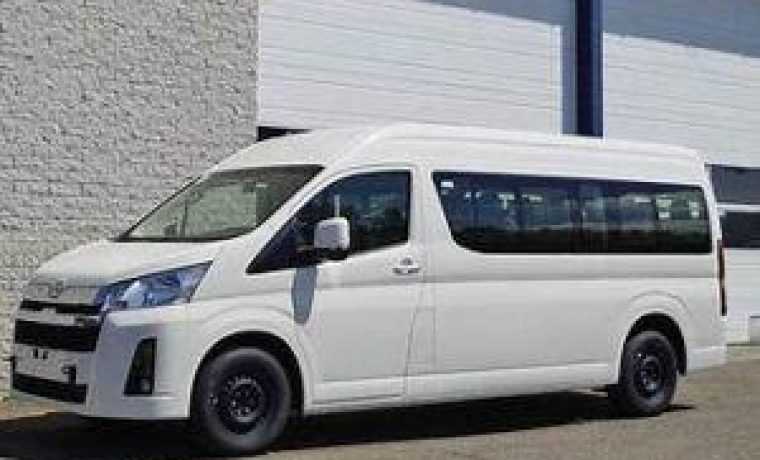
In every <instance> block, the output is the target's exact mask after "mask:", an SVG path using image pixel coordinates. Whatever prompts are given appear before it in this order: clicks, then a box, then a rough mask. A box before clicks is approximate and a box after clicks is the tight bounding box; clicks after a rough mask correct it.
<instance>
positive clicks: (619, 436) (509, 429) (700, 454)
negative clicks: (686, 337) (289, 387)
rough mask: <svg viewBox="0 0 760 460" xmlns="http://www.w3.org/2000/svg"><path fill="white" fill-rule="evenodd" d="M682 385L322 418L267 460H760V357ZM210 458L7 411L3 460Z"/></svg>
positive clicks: (756, 351)
mask: <svg viewBox="0 0 760 460" xmlns="http://www.w3.org/2000/svg"><path fill="white" fill-rule="evenodd" d="M730 356H731V359H730V362H729V364H727V365H726V366H724V367H722V368H719V369H713V370H709V371H705V372H701V373H697V374H694V375H692V376H689V377H688V378H687V379H685V380H682V381H681V382H680V383H681V384H680V388H679V393H678V396H677V399H676V403H675V404H674V406H673V407H672V409H671V410H670V411H669V412H667V413H665V414H663V415H661V416H659V417H656V418H651V419H623V418H619V417H618V416H617V415H616V414H615V413H614V412H613V411H612V409H611V407H610V406H609V405H608V403H607V400H606V398H605V397H604V395H603V394H601V393H595V392H572V393H557V394H548V395H541V396H532V397H520V398H507V399H497V400H489V401H477V402H468V403H461V404H446V405H436V406H429V407H421V408H411V409H400V410H385V411H374V412H366V413H359V414H341V415H330V416H322V417H315V418H312V419H309V420H306V421H305V422H303V423H302V424H300V425H299V426H297V427H296V428H294V429H293V430H292V431H291V432H290V433H289V434H288V435H287V436H286V437H285V438H284V439H283V440H282V441H281V442H280V443H279V444H278V445H276V446H275V447H274V448H273V449H272V450H271V451H270V452H268V453H266V454H263V455H261V456H259V457H257V458H265V459H272V460H275V459H276V460H280V459H282V460H296V459H330V460H339V459H362V460H372V459H404V460H406V459H435V460H443V459H478V460H481V459H500V460H502V459H512V458H514V459H563V460H572V459H636V460H641V459H646V460H649V459H668V460H673V459H690V460H699V459H731V460H741V459H753V460H755V459H759V458H760V348H752V347H742V348H732V349H731V353H730ZM6 458H7V459H29V460H45V459H125V458H129V459H135V460H147V459H165V460H168V459H185V458H193V459H194V458H204V457H203V456H202V454H201V453H200V452H199V451H198V450H197V449H196V448H195V447H194V446H193V444H192V443H190V442H189V440H188V438H187V436H186V435H185V434H184V431H183V429H182V426H181V425H180V424H174V423H134V422H130V423H115V424H105V425H101V424H98V423H92V422H85V421H82V420H81V419H80V418H78V417H76V416H73V415H69V414H61V413H55V412H51V411H50V408H48V407H46V406H43V405H39V404H36V403H31V402H24V401H10V402H6V403H0V459H6Z"/></svg>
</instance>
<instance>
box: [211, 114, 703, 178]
mask: <svg viewBox="0 0 760 460" xmlns="http://www.w3.org/2000/svg"><path fill="white" fill-rule="evenodd" d="M387 139H417V140H425V139H427V140H437V141H444V142H445V141H451V142H475V143H503V144H525V145H531V146H542V145H545V146H563V147H564V148H571V149H575V148H577V149H583V150H603V151H606V152H615V151H620V152H626V153H629V154H638V155H642V156H656V157H660V158H662V157H671V158H674V159H681V160H690V161H704V158H703V157H702V156H701V155H700V154H699V153H698V152H696V151H694V150H692V149H688V148H684V147H678V146H672V145H663V144H651V143H640V142H631V141H625V140H613V139H598V138H588V137H580V136H573V135H553V134H542V133H535V132H519V131H506V130H500V129H492V128H477V127H463V126H445V125H435V124H416V123H415V124H410V123H403V124H392V125H386V126H364V127H353V128H335V129H323V130H315V131H312V132H309V133H303V134H294V135H290V136H286V137H281V138H277V139H271V140H267V141H264V142H260V143H257V144H254V145H252V146H250V147H247V148H245V149H243V150H241V151H240V152H238V153H236V154H234V155H232V156H230V157H229V158H227V159H225V160H223V161H222V162H221V163H219V165H217V167H216V168H217V169H237V168H250V167H256V166H266V165H286V164H319V165H328V164H330V163H332V162H334V161H336V160H337V159H339V158H345V157H346V156H347V155H350V154H351V153H352V152H353V151H355V150H356V148H357V147H359V146H360V145H363V144H366V143H372V142H377V141H380V140H387Z"/></svg>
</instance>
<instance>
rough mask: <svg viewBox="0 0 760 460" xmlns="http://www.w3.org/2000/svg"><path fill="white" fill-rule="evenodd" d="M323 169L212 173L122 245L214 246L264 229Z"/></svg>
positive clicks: (165, 205) (150, 216) (146, 221)
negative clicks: (191, 243) (207, 243)
mask: <svg viewBox="0 0 760 460" xmlns="http://www.w3.org/2000/svg"><path fill="white" fill-rule="evenodd" d="M320 169H321V168H320V167H319V166H307V165H303V166H282V167H265V168H251V169H240V170H230V171H220V172H216V173H212V174H210V175H209V176H206V177H203V178H201V179H198V180H196V181H195V182H192V183H190V184H189V185H187V186H186V187H185V188H183V189H181V190H180V191H179V192H177V193H176V194H175V195H174V196H172V197H171V198H169V199H168V200H166V201H165V202H163V203H162V204H161V205H159V206H158V207H157V208H155V209H154V210H153V211H151V212H150V213H149V214H148V215H147V216H146V217H144V218H143V219H142V220H141V221H140V222H138V223H137V224H136V225H135V226H134V227H132V228H131V229H129V230H128V231H127V232H126V233H124V234H123V235H121V236H120V237H119V238H117V240H118V241H212V240H220V239H226V238H233V237H236V236H239V235H242V234H244V233H248V232H250V231H252V230H253V229H255V228H257V227H258V226H260V225H261V224H262V223H264V221H266V220H267V219H268V218H269V216H271V215H272V214H273V213H274V212H275V211H276V210H277V209H278V208H279V207H280V206H282V204H283V203H285V201H287V200H288V199H289V198H290V197H291V196H293V194H295V193H296V192H297V191H298V190H299V189H301V188H302V187H303V186H304V185H305V184H306V183H307V182H308V181H309V180H310V179H311V178H313V177H314V176H315V175H316V174H317V173H318V172H319V171H320Z"/></svg>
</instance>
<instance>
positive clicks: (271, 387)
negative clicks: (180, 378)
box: [190, 348, 291, 455]
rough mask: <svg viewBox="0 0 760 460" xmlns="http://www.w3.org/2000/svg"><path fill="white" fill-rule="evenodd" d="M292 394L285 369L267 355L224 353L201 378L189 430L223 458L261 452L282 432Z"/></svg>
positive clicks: (255, 351)
mask: <svg viewBox="0 0 760 460" xmlns="http://www.w3.org/2000/svg"><path fill="white" fill-rule="evenodd" d="M290 406H291V391H290V385H289V382H288V378H287V375H286V373H285V370H284V369H283V367H282V365H281V364H280V363H279V362H278V361H277V359H276V358H274V357H273V356H272V355H270V354H269V353H267V352H265V351H263V350H259V349H256V348H239V349H235V350H230V351H227V352H224V353H222V354H220V355H219V356H217V357H215V358H213V359H212V360H211V361H209V362H208V363H206V364H205V365H204V366H203V367H202V368H201V370H200V372H199V373H198V377H197V380H196V384H195V389H194V394H193V402H192V408H191V419H190V421H191V426H192V428H193V429H194V430H195V431H197V432H198V433H199V434H200V440H201V441H202V443H203V446H202V447H204V448H206V449H209V450H211V451H213V452H218V453H225V454H233V455H239V454H248V453H254V452H258V451H260V450H262V449H264V448H265V447H267V446H268V445H270V444H271V443H272V442H273V441H274V440H275V439H277V438H278V437H279V436H280V434H281V433H282V432H283V430H284V428H285V425H286V423H287V421H288V415H289V411H290Z"/></svg>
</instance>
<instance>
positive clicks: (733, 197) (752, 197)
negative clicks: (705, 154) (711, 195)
mask: <svg viewBox="0 0 760 460" xmlns="http://www.w3.org/2000/svg"><path fill="white" fill-rule="evenodd" d="M710 170H711V172H712V182H713V186H714V187H715V196H716V197H717V199H718V202H721V203H737V204H758V205H760V169H757V168H756V169H750V168H735V167H729V166H719V165H713V166H712V167H711V168H710Z"/></svg>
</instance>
